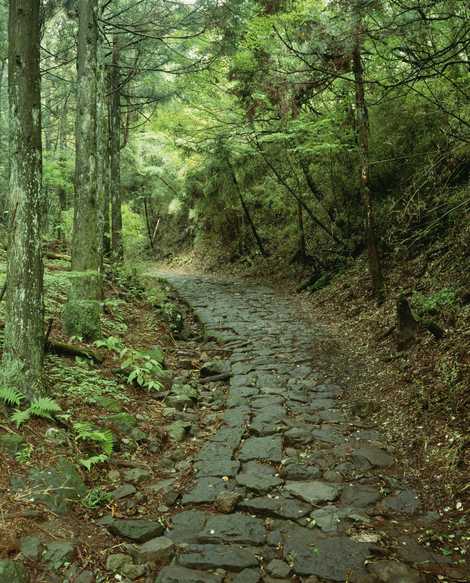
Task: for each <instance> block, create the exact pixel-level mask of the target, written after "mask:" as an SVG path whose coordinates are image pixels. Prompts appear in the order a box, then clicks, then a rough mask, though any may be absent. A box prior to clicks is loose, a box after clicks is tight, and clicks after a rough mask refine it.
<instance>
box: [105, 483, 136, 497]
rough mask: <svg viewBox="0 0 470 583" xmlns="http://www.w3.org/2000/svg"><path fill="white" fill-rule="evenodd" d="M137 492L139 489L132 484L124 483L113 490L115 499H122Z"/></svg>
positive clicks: (112, 494) (112, 493)
mask: <svg viewBox="0 0 470 583" xmlns="http://www.w3.org/2000/svg"><path fill="white" fill-rule="evenodd" d="M136 492H137V490H136V488H135V486H133V485H132V484H122V486H119V487H118V488H116V490H113V491H112V492H111V496H112V497H113V498H114V500H122V499H123V498H127V497H128V496H133V495H134V494H135V493H136Z"/></svg>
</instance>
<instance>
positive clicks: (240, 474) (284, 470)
mask: <svg viewBox="0 0 470 583" xmlns="http://www.w3.org/2000/svg"><path fill="white" fill-rule="evenodd" d="M165 277H166V279H167V280H168V281H169V282H170V284H171V285H172V286H173V287H174V288H175V289H176V290H177V292H178V293H179V294H180V296H181V297H182V298H183V299H184V300H186V301H187V302H188V303H189V304H190V305H191V306H192V307H193V309H194V311H195V313H196V314H197V316H198V317H199V318H200V320H201V321H202V322H203V323H204V325H205V327H206V330H207V336H208V337H209V338H213V339H216V340H217V341H221V342H224V346H225V347H226V348H227V349H228V350H230V352H231V358H230V365H231V373H232V377H231V379H230V383H229V385H230V386H229V391H228V395H227V400H226V403H225V409H224V410H223V411H221V413H220V425H218V424H215V427H214V429H216V430H215V432H214V435H213V436H212V437H211V438H210V439H209V440H208V441H207V442H206V443H205V444H204V445H203V447H202V449H201V450H200V451H199V453H198V455H197V457H196V459H195V462H194V469H195V475H194V480H193V481H192V482H191V483H190V484H189V485H188V487H187V490H186V491H185V493H184V494H183V496H182V498H181V501H180V503H181V506H182V509H181V512H179V513H178V514H176V515H175V517H174V520H173V524H172V528H171V529H169V530H168V531H167V533H166V534H165V536H166V537H168V538H171V539H172V540H173V542H176V543H178V553H177V556H176V558H175V559H174V561H173V563H172V564H171V565H169V566H166V567H164V568H163V569H162V570H161V572H160V574H159V575H158V577H157V580H156V581H157V583H222V581H224V582H226V583H229V582H232V583H255V582H258V581H264V582H266V583H268V582H272V583H274V582H277V583H279V582H282V581H305V582H309V583H310V582H311V583H313V582H318V581H350V582H354V581H358V582H359V581H360V582H364V583H366V582H367V583H369V582H374V581H378V582H383V583H415V582H418V581H424V580H426V581H434V580H436V581H437V579H434V577H433V576H430V575H427V578H423V574H422V573H421V571H422V570H423V566H424V571H426V568H427V567H428V566H429V565H436V563H439V562H442V558H440V557H438V556H436V555H435V554H433V553H431V552H430V551H428V550H427V549H426V548H424V547H422V546H420V545H418V543H417V541H416V540H414V539H413V537H412V536H410V532H412V530H413V528H412V525H413V524H417V523H419V521H422V523H424V522H425V521H429V522H432V520H433V519H435V517H434V516H433V515H432V514H430V513H429V514H427V515H422V514H421V513H420V509H419V502H418V500H417V497H416V495H415V492H414V491H413V490H411V489H409V488H408V487H407V486H406V484H405V483H403V481H402V480H401V479H398V478H397V477H396V476H398V475H400V472H399V468H396V467H395V466H394V460H393V457H392V456H391V455H390V453H388V451H387V447H386V444H385V443H384V439H383V437H382V435H381V434H380V433H379V432H377V431H376V430H375V429H374V428H373V427H371V426H370V423H368V421H367V419H364V418H360V417H357V416H355V415H353V411H355V412H357V411H356V409H357V407H356V409H355V407H354V403H350V402H348V399H347V397H346V393H347V389H348V387H347V386H344V387H342V386H338V385H337V384H333V383H331V382H325V380H322V378H323V375H322V372H321V371H319V370H316V368H315V362H312V357H311V354H312V344H313V342H314V341H315V331H314V330H313V331H312V330H311V327H310V326H309V325H307V324H306V323H304V322H302V321H299V319H298V317H297V316H296V313H295V310H294V308H293V306H292V305H291V304H290V302H289V301H288V300H286V299H283V298H280V297H279V296H278V295H276V294H275V293H274V292H273V291H272V290H270V289H269V288H266V287H262V286H259V285H250V284H246V283H236V282H222V281H218V280H213V279H210V278H208V277H196V276H181V275H169V276H165ZM218 423H219V422H218ZM417 566H418V567H417ZM431 571H432V569H431Z"/></svg>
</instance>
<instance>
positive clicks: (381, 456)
mask: <svg viewBox="0 0 470 583" xmlns="http://www.w3.org/2000/svg"><path fill="white" fill-rule="evenodd" d="M352 457H353V460H354V459H355V458H365V459H366V460H367V461H368V462H369V463H370V464H371V465H372V466H376V467H378V468H387V467H389V466H391V465H393V463H394V460H393V458H392V456H391V455H390V454H389V453H387V452H386V451H385V450H384V449H380V448H379V447H360V448H359V449H355V450H354V451H353V456H352Z"/></svg>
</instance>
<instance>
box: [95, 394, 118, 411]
mask: <svg viewBox="0 0 470 583" xmlns="http://www.w3.org/2000/svg"><path fill="white" fill-rule="evenodd" d="M96 404H97V405H98V407H102V408H103V409H105V410H106V411H109V412H110V413H120V412H121V411H122V403H121V401H118V400H117V399H113V398H112V397H98V398H97V399H96Z"/></svg>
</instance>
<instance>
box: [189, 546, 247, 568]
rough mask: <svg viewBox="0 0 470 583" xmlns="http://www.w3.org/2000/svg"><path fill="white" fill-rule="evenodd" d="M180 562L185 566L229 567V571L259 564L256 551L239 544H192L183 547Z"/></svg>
mask: <svg viewBox="0 0 470 583" xmlns="http://www.w3.org/2000/svg"><path fill="white" fill-rule="evenodd" d="M178 562H179V563H180V565H182V566H183V567H189V568H194V569H227V570H228V571H242V570H243V569H248V568H249V567H257V566H258V559H257V558H256V554H255V551H254V550H252V549H249V548H242V547H239V546H237V545H214V544H206V545H190V546H188V547H187V548H184V549H183V554H181V555H180V556H179V557H178Z"/></svg>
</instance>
